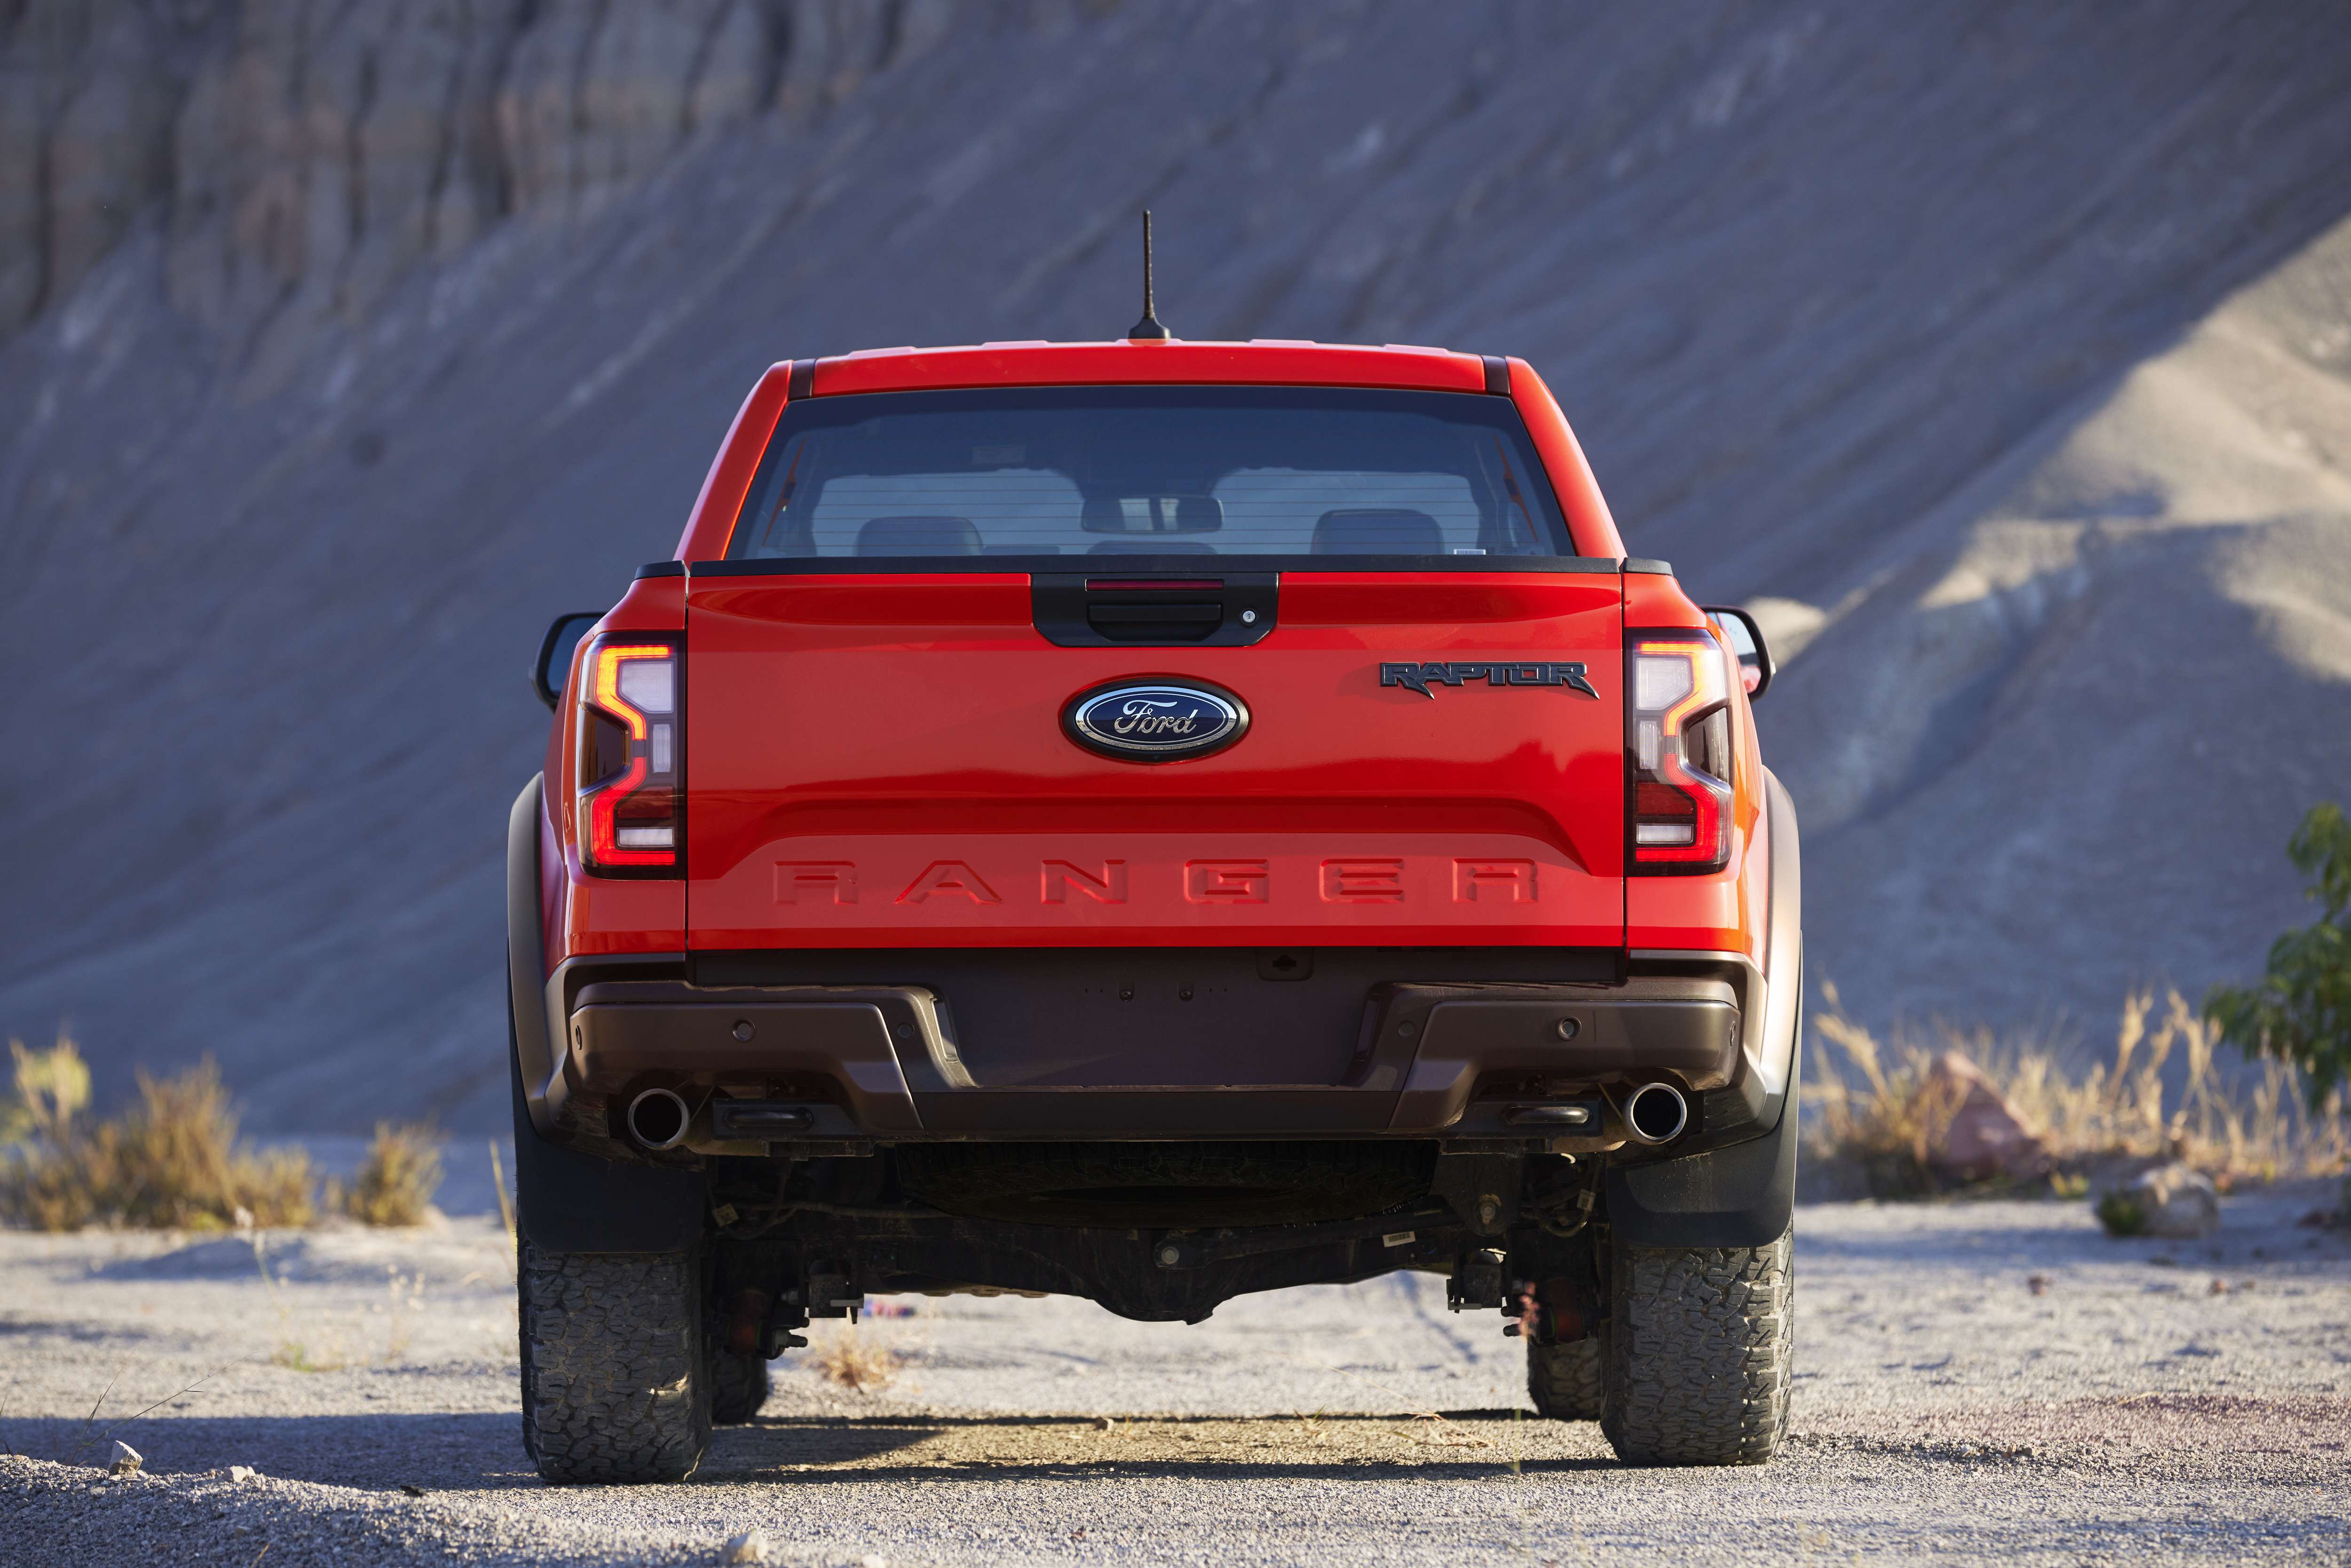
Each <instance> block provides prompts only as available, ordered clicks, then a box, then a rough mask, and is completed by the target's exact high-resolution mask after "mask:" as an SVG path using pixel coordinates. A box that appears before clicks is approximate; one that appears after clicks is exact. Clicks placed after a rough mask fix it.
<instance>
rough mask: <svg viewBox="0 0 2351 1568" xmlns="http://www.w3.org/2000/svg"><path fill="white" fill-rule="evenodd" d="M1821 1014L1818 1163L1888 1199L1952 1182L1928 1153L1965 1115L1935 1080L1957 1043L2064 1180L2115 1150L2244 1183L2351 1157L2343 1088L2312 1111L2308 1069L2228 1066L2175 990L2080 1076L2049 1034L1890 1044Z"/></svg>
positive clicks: (2078, 1176)
mask: <svg viewBox="0 0 2351 1568" xmlns="http://www.w3.org/2000/svg"><path fill="white" fill-rule="evenodd" d="M1826 994H1827V998H1828V1004H1829V1005H1828V1010H1827V1011H1825V1012H1818V1013H1814V1014H1813V1016H1812V1019H1811V1023H1812V1027H1813V1031H1814V1032H1815V1034H1816V1035H1817V1036H1818V1037H1819V1038H1821V1039H1822V1040H1826V1041H1827V1042H1828V1043H1829V1044H1830V1045H1831V1046H1834V1048H1835V1051H1836V1053H1837V1055H1838V1056H1841V1057H1842V1058H1843V1059H1844V1060H1843V1062H1842V1063H1839V1062H1838V1061H1835V1060H1834V1058H1832V1057H1830V1055H1829V1053H1827V1052H1825V1051H1824V1052H1822V1053H1821V1054H1820V1055H1819V1056H1817V1057H1816V1058H1815V1059H1814V1061H1813V1063H1812V1064H1811V1065H1810V1067H1809V1068H1808V1071H1809V1072H1810V1074H1811V1075H1812V1077H1813V1080H1814V1082H1810V1083H1808V1084H1806V1086H1805V1090H1804V1099H1805V1102H1806V1104H1807V1106H1808V1108H1809V1109H1810V1110H1811V1111H1812V1113H1813V1125H1812V1127H1811V1129H1810V1130H1809V1134H1808V1136H1807V1140H1806V1142H1807V1152H1808V1154H1809V1155H1810V1156H1811V1157H1812V1158H1813V1160H1814V1161H1816V1162H1820V1163H1823V1164H1827V1165H1832V1166H1843V1167H1844V1169H1846V1170H1849V1171H1853V1172H1855V1173H1856V1174H1857V1175H1858V1176H1859V1178H1860V1179H1861V1180H1862V1182H1863V1183H1864V1184H1865V1185H1866V1186H1867V1187H1868V1189H1869V1191H1870V1192H1871V1193H1872V1194H1873V1195H1876V1196H1878V1197H1912V1196H1919V1195H1924V1194H1930V1193H1935V1192H1938V1191H1943V1190H1947V1189H1949V1187H1950V1186H1952V1184H1951V1183H1950V1182H1949V1180H1948V1179H1947V1178H1945V1177H1942V1176H1938V1173H1937V1172H1936V1170H1935V1169H1934V1167H1933V1166H1932V1165H1931V1164H1930V1162H1929V1160H1928V1154H1929V1152H1930V1151H1931V1150H1932V1149H1933V1148H1934V1147H1935V1146H1936V1145H1937V1144H1938V1141H1939V1140H1940V1138H1941V1135H1942V1134H1943V1132H1944V1130H1945V1129H1946V1128H1947V1127H1948V1126H1949V1123H1950V1119H1951V1117H1952V1115H1953V1113H1955V1112H1956V1111H1957V1110H1958V1108H1959V1106H1958V1103H1957V1102H1958V1097H1957V1096H1956V1095H1938V1093H1936V1092H1932V1091H1931V1090H1930V1089H1929V1087H1928V1065H1929V1063H1930V1062H1931V1061H1933V1059H1934V1057H1935V1056H1936V1055H1937V1054H1938V1053H1939V1052H1942V1051H1958V1052H1959V1054H1960V1055H1962V1056H1965V1057H1966V1058H1968V1060H1970V1061H1972V1062H1974V1063H1975V1065H1976V1066H1977V1067H1979V1068H1980V1069H1981V1070H1982V1071H1983V1072H1984V1073H1985V1075H1986V1076H1987V1077H1989V1078H1990V1079H1991V1081H1992V1082H1994V1083H1995V1084H1997V1085H1998V1086H1999V1087H2000V1089H2001V1092H2003V1093H2004V1094H2006V1095H2007V1097H2008V1100H2009V1103H2011V1105H2012V1106H2014V1107H2015V1109H2016V1112H2017V1113H2018V1116H2019V1117H2020V1119H2021V1120H2022V1122H2023V1123H2024V1124H2025V1125H2026V1126H2027V1127H2028V1128H2029V1129H2030V1130H2032V1132H2033V1133H2035V1134H2038V1135H2039V1136H2040V1137H2041V1138H2042V1140H2043V1143H2045V1144H2046V1145H2048V1147H2049V1150H2050V1152H2051V1153H2052V1154H2053V1155H2055V1156H2056V1158H2057V1160H2058V1162H2059V1169H2058V1175H2057V1176H2055V1177H2053V1185H2055V1186H2057V1187H2058V1188H2059V1189H2060V1190H2061V1191H2078V1190H2080V1186H2081V1182H2082V1179H2083V1178H2082V1171H2083V1169H2084V1168H2085V1166H2089V1165H2091V1164H2094V1163H2095V1162H2097V1161H2100V1160H2105V1159H2112V1158H2115V1157H2118V1156H2119V1157H2148V1158H2153V1157H2168V1158H2175V1159H2179V1160H2184V1161H2186V1162H2187V1163H2188V1164H2189V1165H2191V1166H2195V1167H2196V1168H2197V1169H2199V1170H2201V1171H2203V1172H2205V1173H2206V1174H2208V1175H2210V1176H2213V1177H2214V1178H2215V1180H2216V1181H2218V1182H2219V1183H2220V1185H2221V1186H2223V1187H2224V1188H2225V1187H2226V1186H2228V1185H2230V1184H2231V1183H2236V1182H2247V1181H2262V1182H2266V1181H2274V1180H2277V1179H2279V1178H2281V1177H2285V1176H2324V1175H2329V1174H2332V1173H2334V1172H2336V1171H2339V1170H2341V1169H2343V1168H2344V1166H2345V1165H2346V1161H2351V1136H2346V1124H2345V1121H2344V1117H2343V1109H2344V1107H2343V1102H2342V1097H2341V1095H2339V1094H2338V1095H2336V1096H2335V1097H2334V1098H2333V1099H2331V1100H2329V1101H2328V1102H2327V1103H2326V1104H2325V1105H2324V1106H2323V1107H2321V1108H2320V1110H2318V1111H2317V1112H2315V1113H2313V1112H2312V1111H2311V1110H2310V1109H2309V1108H2308V1106H2307V1105H2306V1104H2305V1103H2304V1096H2303V1094H2302V1092H2301V1087H2302V1086H2301V1082H2300V1077H2299V1074H2298V1073H2297V1072H2296V1071H2295V1070H2294V1068H2292V1067H2290V1066H2288V1065H2287V1064H2285V1063H2283V1062H2279V1061H2263V1062H2262V1063H2260V1064H2259V1067H2258V1070H2257V1071H2256V1072H2255V1073H2254V1074H2253V1075H2251V1076H2245V1075H2241V1076H2238V1077H2236V1078H2233V1079H2232V1078H2231V1077H2230V1076H2229V1075H2227V1074H2225V1073H2222V1072H2220V1071H2216V1070H2215V1063H2214V1060H2213V1057H2214V1051H2215V1049H2216V1047H2218V1045H2219V1044H2220V1035H2219V1031H2218V1030H2215V1029H2214V1028H2213V1027H2212V1026H2211V1025H2210V1023H2208V1022H2207V1021H2206V1020H2205V1019H2202V1018H2200V1017H2199V1016H2198V1014H2197V1012H2196V1009H2194V1008H2192V1007H2191V1006H2189V1003H2188V1001H2187V999H2186V998H2183V997H2181V996H2180V994H2179V992H2178V991H2176V990H2170V991H2167V992H2166V993H2165V997H2164V1007H2163V1010H2162V1011H2161V1013H2160V1014H2159V1015H2158V1013H2157V1010H2156V998H2155V993H2154V991H2153V990H2152V989H2148V990H2142V991H2137V992H2135V993H2133V994H2132V995H2130V996H2128V997H2126V998H2124V1000H2123V1009H2122V1017H2121V1019H2120V1022H2119V1023H2118V1025H2117V1027H2116V1032H2115V1050H2114V1057H2113V1060H2112V1061H2102V1062H2098V1063H2095V1064H2094V1065H2093V1066H2092V1067H2091V1068H2090V1069H2089V1071H2087V1072H2085V1073H2082V1074H2079V1075H2075V1074H2073V1073H2069V1072H2068V1071H2066V1069H2065V1068H2064V1066H2063V1065H2062V1064H2061V1063H2060V1062H2059V1061H2058V1059H2057V1053H2056V1051H2053V1049H2051V1048H2050V1047H2049V1046H2048V1045H2046V1044H2045V1043H2042V1042H2038V1041H2032V1040H2022V1041H2018V1040H2000V1039H1998V1038H1997V1037H1996V1036H1994V1035H1993V1033H1992V1032H1991V1030H1989V1029H1983V1028H1978V1029H1976V1030H1959V1029H1955V1028H1952V1027H1951V1026H1949V1025H1939V1026H1938V1027H1936V1028H1935V1029H1934V1030H1932V1031H1931V1032H1930V1033H1929V1034H1928V1035H1926V1036H1924V1037H1921V1036H1919V1035H1916V1034H1911V1033H1908V1032H1897V1033H1896V1036H1895V1037H1894V1040H1893V1042H1892V1047H1891V1049H1890V1050H1888V1049H1887V1048H1886V1047H1883V1046H1881V1045H1880V1044H1879V1042H1878V1041H1877V1040H1876V1037H1874V1036H1873V1035H1872V1034H1871V1033H1870V1032H1869V1030H1866V1029H1864V1028H1863V1027H1862V1026H1861V1025H1859V1024H1857V1023H1855V1022H1854V1021H1853V1020H1852V1019H1848V1018H1846V1017H1845V1016H1844V1013H1843V1011H1842V1010H1840V1009H1839V1005H1838V1001H1837V995H1836V988H1834V986H1832V987H1828V988H1826ZM2175 1054H2177V1055H2179V1057H2181V1058H2182V1067H2183V1070H2184V1071H2183V1074H2182V1078H2183V1082H2182V1084H2181V1087H2180V1090H2179V1093H2178V1094H2177V1095H2176V1096H2173V1095H2169V1094H2168V1093H2167V1091H2166V1089H2165V1085H2164V1069H2165V1067H2166V1065H2167V1063H2168V1062H2169V1061H2171V1059H2172V1058H2173V1056H2174V1055H2175Z"/></svg>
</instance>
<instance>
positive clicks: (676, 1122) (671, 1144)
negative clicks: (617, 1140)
mask: <svg viewBox="0 0 2351 1568" xmlns="http://www.w3.org/2000/svg"><path fill="white" fill-rule="evenodd" d="M628 1120H629V1136H631V1137H632V1138H634V1139H636V1141H637V1142H639V1143H641V1144H643V1145H644V1146H645V1147H647V1148H649V1149H674V1148H675V1147H677V1146H678V1145H680V1144H682V1143H684V1142H685V1130H686V1127H687V1124H690V1123H691V1122H692V1121H693V1120H694V1113H692V1112H690V1111H688V1110H687V1109H686V1108H685V1102H684V1100H681V1099H679V1098H678V1096H677V1094H676V1092H674V1091H673V1090H668V1089H648V1090H646V1091H645V1092H643V1093H642V1094H640V1095H638V1096H637V1097H636V1098H635V1099H633V1100H632V1101H630V1102H629V1118H628Z"/></svg>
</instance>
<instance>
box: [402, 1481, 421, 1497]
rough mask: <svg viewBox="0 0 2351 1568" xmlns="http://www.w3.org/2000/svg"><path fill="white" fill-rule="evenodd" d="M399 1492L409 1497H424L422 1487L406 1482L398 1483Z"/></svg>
mask: <svg viewBox="0 0 2351 1568" xmlns="http://www.w3.org/2000/svg"><path fill="white" fill-rule="evenodd" d="M400 1490H402V1491H404V1492H406V1493H407V1494H408V1495H409V1496H411V1497H423V1495H424V1489H423V1487H420V1486H413V1485H412V1484H410V1483H409V1482H407V1481H402V1482H401V1483H400Z"/></svg>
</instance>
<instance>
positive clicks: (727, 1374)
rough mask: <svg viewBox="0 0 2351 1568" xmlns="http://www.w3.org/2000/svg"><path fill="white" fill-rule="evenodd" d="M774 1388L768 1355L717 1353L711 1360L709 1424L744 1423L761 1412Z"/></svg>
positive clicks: (737, 1424) (724, 1425)
mask: <svg viewBox="0 0 2351 1568" xmlns="http://www.w3.org/2000/svg"><path fill="white" fill-rule="evenodd" d="M773 1387H774V1385H773V1384H772V1383H771V1382H770V1381H769V1379H768V1363H767V1361H766V1360H765V1358H763V1357H761V1356H758V1355H737V1354H734V1353H732V1352H730V1351H723V1350H722V1351H720V1352H718V1353H717V1354H715V1355H714V1356H712V1357H711V1361H710V1424H711V1425H712V1426H714V1427H740V1426H742V1425H743V1424H744V1423H745V1422H747V1421H748V1420H750V1418H751V1417H752V1416H757V1415H758V1413H759V1406H762V1405H765V1404H766V1403H767V1402H768V1393H769V1392H770V1391H771V1390H772V1389H773Z"/></svg>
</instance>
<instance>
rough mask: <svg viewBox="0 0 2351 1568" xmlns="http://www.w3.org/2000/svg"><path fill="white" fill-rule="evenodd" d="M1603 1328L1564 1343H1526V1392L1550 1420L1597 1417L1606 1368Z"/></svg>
mask: <svg viewBox="0 0 2351 1568" xmlns="http://www.w3.org/2000/svg"><path fill="white" fill-rule="evenodd" d="M1607 1332H1608V1331H1607V1330H1605V1329H1595V1330H1593V1333H1592V1334H1591V1335H1590V1337H1588V1338H1585V1339H1579V1340H1572V1341H1570V1342H1569V1343H1566V1344H1536V1343H1533V1342H1531V1341H1530V1342H1529V1343H1528V1344H1527V1396H1528V1397H1529V1398H1531V1399H1532V1400H1533V1401H1534V1402H1535V1414H1536V1415H1538V1416H1544V1417H1546V1418H1547V1419H1550V1420H1552V1421H1597V1420H1599V1419H1600V1410H1601V1405H1602V1396H1603V1395H1604V1393H1605V1391H1606V1387H1605V1385H1606V1381H1607V1370H1608V1349H1607V1345H1608V1341H1607V1337H1606V1336H1607Z"/></svg>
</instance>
